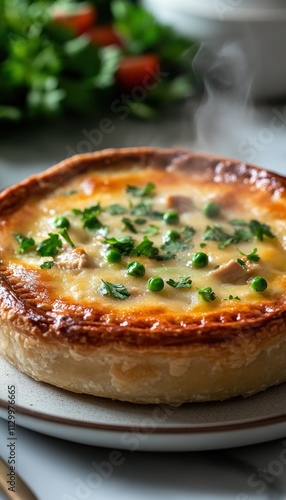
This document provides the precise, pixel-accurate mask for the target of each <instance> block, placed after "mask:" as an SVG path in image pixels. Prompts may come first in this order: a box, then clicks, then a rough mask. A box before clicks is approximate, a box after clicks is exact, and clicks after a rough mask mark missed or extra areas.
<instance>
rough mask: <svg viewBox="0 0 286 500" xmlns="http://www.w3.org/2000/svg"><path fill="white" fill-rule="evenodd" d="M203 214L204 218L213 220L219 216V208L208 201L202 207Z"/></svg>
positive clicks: (216, 204)
mask: <svg viewBox="0 0 286 500" xmlns="http://www.w3.org/2000/svg"><path fill="white" fill-rule="evenodd" d="M203 213H204V214H205V216H206V217H209V218H210V219H213V218H214V217H218V216H219V214H220V206H219V204H218V203H215V202H214V201H208V202H207V203H206V204H205V206H204V207H203Z"/></svg>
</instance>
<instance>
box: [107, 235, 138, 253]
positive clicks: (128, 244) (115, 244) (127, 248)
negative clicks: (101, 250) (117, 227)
mask: <svg viewBox="0 0 286 500" xmlns="http://www.w3.org/2000/svg"><path fill="white" fill-rule="evenodd" d="M105 243H108V245H110V246H111V247H112V248H115V249H116V250H118V251H119V252H120V253H122V255H130V253H131V250H132V249H133V247H134V239H133V238H131V236H120V237H119V238H106V239H105Z"/></svg>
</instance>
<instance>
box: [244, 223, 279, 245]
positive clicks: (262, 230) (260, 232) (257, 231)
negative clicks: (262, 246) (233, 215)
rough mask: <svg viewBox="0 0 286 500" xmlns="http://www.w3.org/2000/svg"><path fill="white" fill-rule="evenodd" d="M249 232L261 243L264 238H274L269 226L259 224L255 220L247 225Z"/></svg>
mask: <svg viewBox="0 0 286 500" xmlns="http://www.w3.org/2000/svg"><path fill="white" fill-rule="evenodd" d="M249 228H250V231H251V232H252V234H253V235H254V236H256V238H257V239H258V240H259V241H263V238H264V236H267V237H268V238H275V235H274V234H273V233H272V232H271V230H270V226H268V225H267V224H261V223H260V222H258V221H257V220H251V221H250V224H249Z"/></svg>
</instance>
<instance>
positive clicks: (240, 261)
mask: <svg viewBox="0 0 286 500" xmlns="http://www.w3.org/2000/svg"><path fill="white" fill-rule="evenodd" d="M236 262H238V263H239V264H240V265H241V267H245V266H246V262H245V260H242V259H236Z"/></svg>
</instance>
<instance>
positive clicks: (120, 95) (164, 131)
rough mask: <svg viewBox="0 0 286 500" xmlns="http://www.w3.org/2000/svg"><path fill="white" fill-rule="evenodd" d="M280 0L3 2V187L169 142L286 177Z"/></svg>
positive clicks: (284, 13) (285, 67)
mask: <svg viewBox="0 0 286 500" xmlns="http://www.w3.org/2000/svg"><path fill="white" fill-rule="evenodd" d="M285 25H286V6H285V2H284V0H176V2H173V1H171V0H141V1H132V0H89V1H79V0H57V1H53V0H0V185H1V187H4V186H6V185H8V184H10V183H12V182H16V181H17V180H19V179H21V178H23V177H26V176H27V175H30V174H32V173H35V172H37V171H40V170H43V169H45V168H47V167H49V166H51V165H53V164H55V163H56V162H58V161H60V160H62V159H64V158H66V157H69V156H71V155H74V154H77V153H86V152H90V151H95V150H98V149H103V148H106V147H124V146H138V145H147V146H148V145H149V146H163V147H184V148H188V149H193V150H197V151H204V152H209V153H214V154H218V155H222V156H231V157H234V158H237V159H241V160H243V161H248V162H252V163H255V164H258V165H260V166H264V167H268V168H272V169H273V170H276V171H279V172H282V173H283V172H284V171H285V173H286V169H285V166H284V158H285V153H286V141H285V127H286V61H285V50H284V48H285V43H286V30H285Z"/></svg>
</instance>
